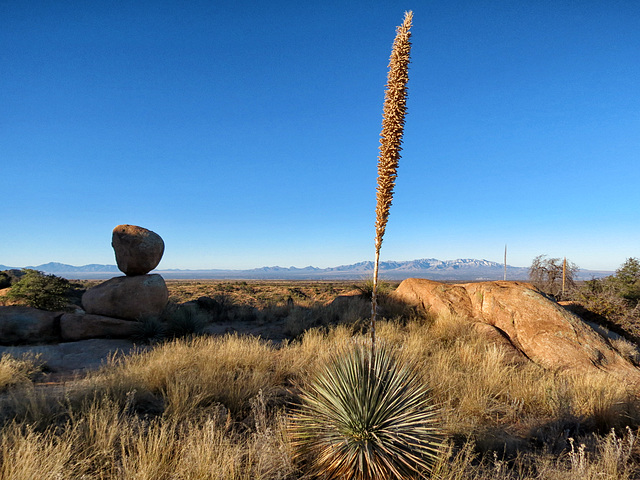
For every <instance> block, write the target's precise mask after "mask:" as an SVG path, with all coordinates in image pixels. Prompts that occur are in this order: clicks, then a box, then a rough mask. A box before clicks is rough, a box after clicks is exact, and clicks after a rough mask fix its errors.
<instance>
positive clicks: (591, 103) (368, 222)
mask: <svg viewBox="0 0 640 480" xmlns="http://www.w3.org/2000/svg"><path fill="white" fill-rule="evenodd" d="M405 10H413V12H414V26H413V29H412V34H413V35H412V41H413V49H412V63H411V68H410V73H409V98H408V115H407V118H406V128H405V140H404V150H403V157H402V159H401V161H400V168H399V171H398V180H397V185H396V195H395V198H394V202H393V206H392V208H391V215H390V220H389V224H388V226H387V233H386V235H385V239H384V243H383V246H382V254H381V257H382V259H383V260H412V259H417V258H438V259H441V260H448V259H455V258H479V259H481V258H482V259H488V260H494V261H499V262H501V261H502V255H503V251H504V245H505V244H508V248H509V259H508V263H509V264H511V265H517V266H526V265H529V264H530V263H531V260H532V258H533V257H534V256H536V255H538V254H548V255H551V256H556V257H562V256H567V258H568V259H570V260H572V261H573V262H575V263H577V264H578V265H579V266H581V267H583V268H587V269H611V270H612V269H615V268H617V267H618V266H619V265H620V264H621V263H622V262H623V261H624V260H625V259H626V258H627V257H630V256H636V257H638V256H640V208H639V204H640V188H639V180H640V162H639V160H640V28H639V25H640V3H638V2H634V1H628V2H625V1H611V2H602V1H586V0H585V1H579V2H577V1H567V0H557V1H530V2H524V1H523V2H512V1H506V0H505V1H471V0H469V1H447V2H436V1H430V2H397V1H384V2H377V1H374V2H371V1H368V2H364V1H351V2H344V1H331V0H330V1H323V2H299V1H295V2H294V1H275V0H274V1H270V2H266V1H263V2H258V1H255V2H251V1H248V2H232V1H197V0H195V1H189V2H179V1H153V2H152V1H104V2H86V1H79V0H78V1H75V0H61V1H55V2H52V1H44V0H43V1H31V0H22V1H1V0H0V65H1V69H0V105H1V107H0V190H1V191H2V192H3V196H2V217H1V219H2V227H1V228H0V264H5V265H11V266H25V265H37V264H40V263H45V262H49V261H58V262H63V263H69V264H73V265H83V264H87V263H110V264H113V263H115V260H114V256H113V250H112V249H111V245H110V241H111V231H112V229H113V228H114V227H115V226H116V225H118V224H122V223H129V224H135V225H140V226H143V227H146V228H149V229H151V230H153V231H155V232H157V233H158V234H160V235H161V236H162V237H163V239H164V240H165V244H166V249H165V255H164V258H163V260H162V263H161V264H160V268H192V269H195V268H253V267H260V266H265V265H281V266H291V265H294V266H299V267H302V266H306V265H315V266H318V267H328V266H336V265H340V264H348V263H354V262H358V261H362V260H372V259H373V238H374V209H375V182H376V165H377V154H378V138H379V133H380V129H381V114H382V103H383V99H384V84H385V80H386V74H387V64H388V58H389V54H390V49H391V44H392V42H393V38H394V35H395V27H396V26H397V25H399V24H400V23H401V22H402V18H403V14H404V11H405Z"/></svg>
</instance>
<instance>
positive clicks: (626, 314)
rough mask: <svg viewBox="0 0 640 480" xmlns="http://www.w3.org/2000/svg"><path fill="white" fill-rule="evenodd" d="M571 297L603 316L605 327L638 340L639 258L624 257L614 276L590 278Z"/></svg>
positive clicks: (639, 338) (639, 313) (639, 315)
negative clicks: (625, 258) (624, 259)
mask: <svg viewBox="0 0 640 480" xmlns="http://www.w3.org/2000/svg"><path fill="white" fill-rule="evenodd" d="M572 298H573V299H574V300H576V301H577V302H579V303H580V304H581V305H583V306H584V307H585V308H586V309H588V310H589V311H591V312H593V313H595V314H596V315H599V316H601V317H603V319H605V320H606V321H607V322H608V325H607V326H608V327H610V328H613V329H615V330H618V331H619V332H620V333H623V334H625V335H626V336H627V337H629V338H631V339H633V340H634V341H635V342H638V341H640V260H638V259H637V258H628V259H627V260H626V261H625V262H624V263H623V264H622V265H621V266H620V268H619V269H618V270H616V273H615V274H614V275H611V276H609V277H605V278H601V279H592V280H588V281H586V282H585V284H584V285H583V286H582V287H580V288H579V289H577V290H575V291H574V293H573V297H572Z"/></svg>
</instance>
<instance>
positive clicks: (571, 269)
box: [529, 255, 580, 298]
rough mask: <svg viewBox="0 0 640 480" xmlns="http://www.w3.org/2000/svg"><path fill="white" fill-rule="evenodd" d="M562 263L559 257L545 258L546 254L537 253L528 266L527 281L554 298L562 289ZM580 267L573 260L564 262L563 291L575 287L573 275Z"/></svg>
mask: <svg viewBox="0 0 640 480" xmlns="http://www.w3.org/2000/svg"><path fill="white" fill-rule="evenodd" d="M563 263H564V260H563V259H561V258H547V256H546V255H538V256H537V257H536V258H534V259H533V262H531V267H529V281H530V282H531V283H532V284H533V285H534V286H536V287H538V288H539V289H540V290H542V291H543V292H544V293H547V294H549V295H553V296H554V297H556V298H560V297H561V296H562V291H563V275H562V272H563ZM579 270H580V268H579V267H578V266H577V265H576V264H575V263H573V262H569V261H567V262H566V268H565V269H564V286H565V292H569V291H571V290H572V289H574V288H575V286H576V283H575V276H576V274H577V273H578V271H579Z"/></svg>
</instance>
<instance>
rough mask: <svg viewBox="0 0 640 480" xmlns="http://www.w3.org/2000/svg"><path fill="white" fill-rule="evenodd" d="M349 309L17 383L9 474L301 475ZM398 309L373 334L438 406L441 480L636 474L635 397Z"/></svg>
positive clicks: (4, 405)
mask: <svg viewBox="0 0 640 480" xmlns="http://www.w3.org/2000/svg"><path fill="white" fill-rule="evenodd" d="M352 302H353V305H352V306H351V307H348V306H347V304H346V303H345V304H344V305H342V307H340V309H338V310H339V311H338V310H336V311H335V312H333V314H335V315H338V317H339V318H337V319H336V323H337V325H335V326H333V327H330V328H322V329H311V330H308V331H306V332H304V333H303V334H301V335H300V337H299V339H298V340H296V341H292V342H283V343H282V344H281V345H278V346H275V345H273V344H270V343H268V342H266V341H264V340H261V339H257V338H254V337H249V336H247V337H244V336H238V335H226V336H220V337H199V338H192V339H183V340H174V341H170V342H166V343H162V344H159V345H157V346H155V347H154V348H153V349H151V350H150V351H148V352H141V353H138V354H135V355H132V356H129V357H124V358H122V359H121V360H119V361H114V362H111V364H109V365H107V366H106V367H104V368H103V369H102V370H101V371H99V372H97V373H94V374H92V375H90V376H89V377H87V378H85V379H83V380H82V381H79V382H75V383H70V384H68V385H67V386H65V387H64V388H60V387H58V389H57V390H48V389H45V388H42V387H37V388H34V387H33V385H32V384H30V383H26V384H14V385H13V386H7V391H6V392H5V393H4V394H3V395H1V396H0V420H1V425H2V427H1V428H0V445H1V447H0V479H16V478H20V479H22V478H25V479H29V478H33V479H49V478H51V479H53V478H65V479H81V478H85V479H86V478H92V479H93V478H98V479H131V478H134V479H185V480H186V479H229V478H231V479H253V478H258V479H301V478H304V474H305V465H304V464H294V463H293V462H292V452H291V445H290V444H289V440H288V438H287V433H286V432H287V429H286V423H287V411H288V408H289V407H290V406H291V404H292V403H291V402H293V401H295V398H296V385H304V384H305V382H306V381H307V380H308V379H309V378H310V376H311V375H314V372H315V371H316V369H317V368H319V366H321V365H322V364H323V363H324V362H325V361H326V360H327V357H328V356H329V355H330V354H331V352H333V351H335V350H336V349H337V348H340V346H342V345H344V344H346V343H348V342H352V341H354V338H359V341H362V340H363V336H364V335H365V334H364V333H359V332H360V328H359V327H356V326H354V325H353V324H351V323H348V322H347V321H346V319H345V318H342V317H340V314H341V313H342V314H343V315H345V316H353V315H354V314H353V312H354V311H355V312H357V311H358V310H359V309H361V308H363V307H364V306H365V305H366V304H367V302H366V301H363V300H358V299H354V300H352ZM347 303H349V302H348V301H347ZM336 308H337V307H336ZM388 311H389V312H390V313H392V315H391V316H392V317H396V318H395V319H394V320H388V321H381V322H380V323H379V328H378V338H379V341H380V342H385V343H388V344H389V345H390V346H391V347H392V348H394V349H397V350H398V352H399V353H400V354H401V355H402V356H403V357H405V358H406V359H407V360H410V361H411V362H415V363H417V364H418V365H419V368H420V370H421V372H422V375H423V378H424V381H425V383H426V384H427V385H429V386H430V388H431V390H432V393H433V396H434V398H435V400H436V401H437V402H438V403H439V404H440V405H441V406H442V418H441V421H442V425H443V429H444V430H445V432H446V433H447V436H448V438H449V446H448V450H445V451H443V452H442V454H441V456H440V463H439V466H438V475H439V477H438V478H443V479H454V478H455V479H463V480H464V479H471V478H474V479H490V478H497V479H504V480H506V479H513V480H520V479H523V480H524V479H543V478H544V479H547V478H552V479H553V478H557V479H560V478H568V479H574V478H575V479H578V478H580V479H581V480H582V479H594V480H595V479H596V478H609V479H613V478H622V479H625V478H637V475H638V474H639V473H640V469H639V468H640V461H639V459H638V453H639V452H638V448H637V445H636V444H635V436H636V435H637V432H636V430H635V429H636V428H637V427H638V425H639V424H640V416H639V413H638V412H640V406H639V404H638V397H637V393H638V392H630V391H627V390H626V388H625V387H624V386H622V385H621V384H620V383H619V382H618V381H616V380H615V379H612V378H611V377H609V376H607V375H604V374H602V375H573V376H570V375H557V374H554V373H552V372H549V371H546V370H544V369H542V368H540V367H538V366H536V365H534V364H532V363H513V362H512V361H510V359H509V358H507V357H505V355H504V353H503V352H502V351H501V350H499V349H498V348H496V347H495V346H493V345H491V344H489V343H487V342H486V341H484V340H483V339H481V338H478V337H477V335H475V334H474V332H473V330H471V329H470V328H469V327H468V324H467V323H466V322H465V321H464V319H460V318H456V317H447V316H442V317H438V318H426V317H419V316H417V314H416V312H412V313H411V315H410V316H402V315H400V316H397V315H396V313H397V312H395V311H393V310H392V309H391V308H389V309H388ZM349 312H352V313H349ZM399 312H403V311H402V310H399ZM325 313H326V312H325ZM404 313H406V312H404ZM323 315H324V314H323ZM355 316H357V315H355ZM627 425H628V426H629V427H630V428H631V430H627V429H626V428H625V427H626V426H627ZM611 428H615V429H616V430H615V436H614V434H612V433H611ZM583 444H584V447H582V445H583Z"/></svg>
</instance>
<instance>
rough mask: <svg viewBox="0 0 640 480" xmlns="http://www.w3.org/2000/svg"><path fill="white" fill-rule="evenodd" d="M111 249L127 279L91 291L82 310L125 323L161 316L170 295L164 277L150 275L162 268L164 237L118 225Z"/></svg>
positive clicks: (114, 281) (132, 226)
mask: <svg viewBox="0 0 640 480" xmlns="http://www.w3.org/2000/svg"><path fill="white" fill-rule="evenodd" d="M111 245H112V246H113V249H114V251H115V254H116V262H117V264H118V268H119V269H120V271H122V273H124V274H125V276H121V277H114V278H111V279H110V280H107V281H106V282H104V283H101V284H100V285H97V286H95V287H92V288H90V289H89V290H87V291H86V292H85V294H84V295H83V296H82V308H83V309H84V310H85V312H87V313H88V314H94V315H102V316H106V317H116V318H122V319H125V320H142V319H143V318H145V317H150V316H155V315H159V314H160V313H161V312H162V310H163V309H164V307H165V306H166V305H167V301H168V299H169V291H168V290H167V285H166V284H165V283H164V279H163V278H162V276H160V275H157V274H151V275H150V274H149V272H150V271H151V270H153V269H154V268H156V266H158V263H160V260H161V259H162V254H163V253H164V242H163V241H162V238H160V235H158V234H157V233H155V232H152V231H151V230H147V229H146V228H142V227H138V226H135V225H118V226H117V227H116V228H114V229H113V235H112V241H111Z"/></svg>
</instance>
